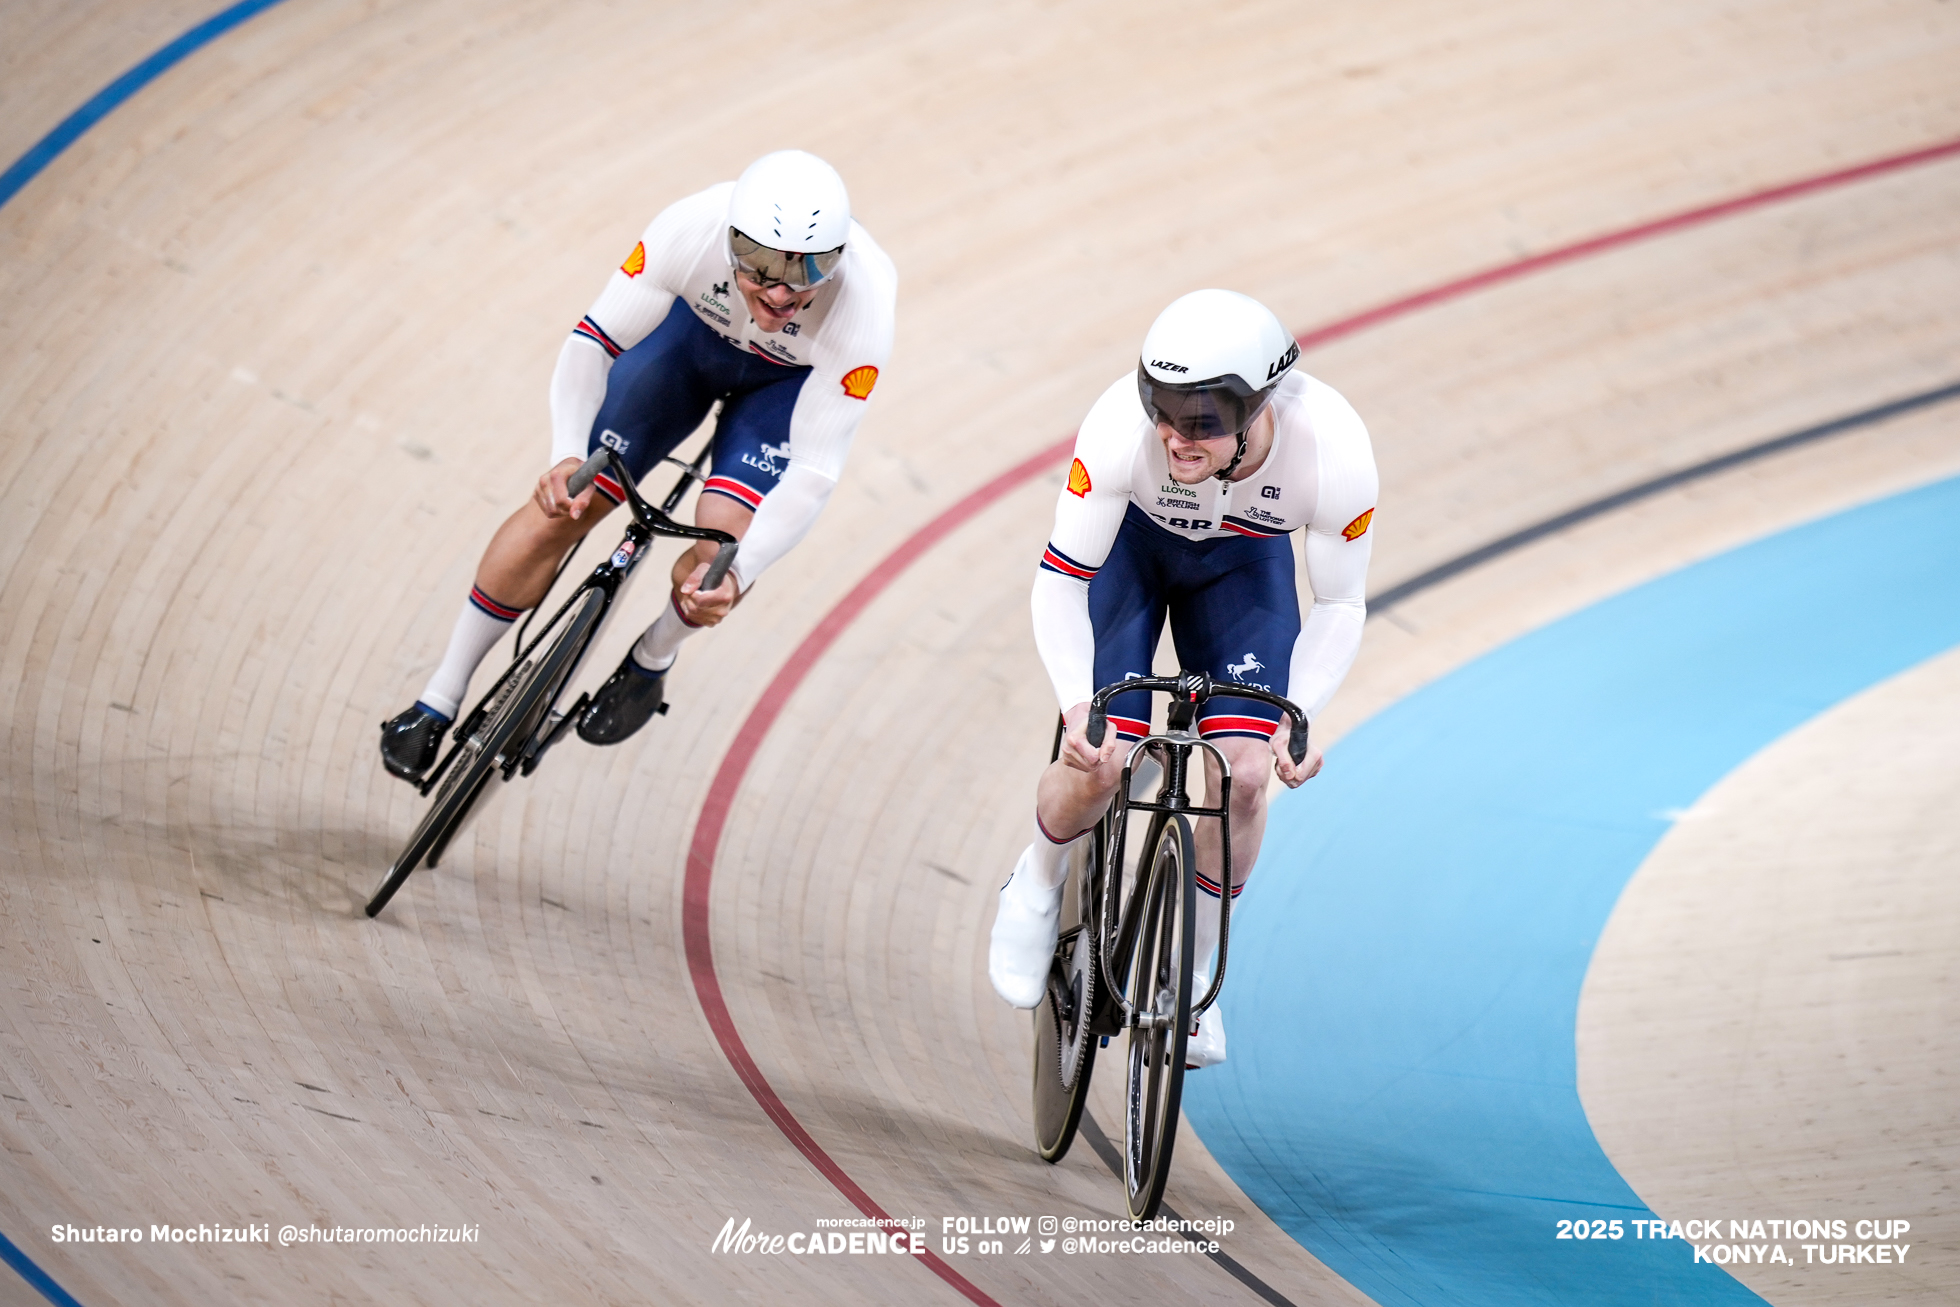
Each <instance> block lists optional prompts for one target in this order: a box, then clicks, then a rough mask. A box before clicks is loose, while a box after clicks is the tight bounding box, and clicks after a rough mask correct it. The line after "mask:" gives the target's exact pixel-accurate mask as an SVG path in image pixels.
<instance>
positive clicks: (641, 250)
mask: <svg viewBox="0 0 1960 1307" xmlns="http://www.w3.org/2000/svg"><path fill="white" fill-rule="evenodd" d="M619 270H620V271H621V272H623V273H625V274H626V275H627V276H629V277H637V276H639V275H640V274H641V273H643V272H645V271H646V270H647V243H646V242H645V241H635V242H634V243H633V252H632V253H631V254H629V255H627V256H626V262H624V263H622V264H620V265H619Z"/></svg>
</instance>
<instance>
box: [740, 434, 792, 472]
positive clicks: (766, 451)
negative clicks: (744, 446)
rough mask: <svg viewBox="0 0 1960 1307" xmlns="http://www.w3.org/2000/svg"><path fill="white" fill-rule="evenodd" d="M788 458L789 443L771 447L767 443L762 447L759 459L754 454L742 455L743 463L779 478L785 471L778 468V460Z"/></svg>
mask: <svg viewBox="0 0 1960 1307" xmlns="http://www.w3.org/2000/svg"><path fill="white" fill-rule="evenodd" d="M788 457H789V443H788V442H787V441H785V442H784V443H782V444H780V445H771V444H768V443H766V442H765V443H764V444H763V446H762V457H761V458H757V457H756V456H755V455H754V454H744V455H742V461H743V462H744V463H747V464H748V465H749V466H750V467H752V468H755V469H756V470H757V471H759V472H765V473H767V474H768V475H770V476H772V477H779V476H781V475H782V474H783V470H782V469H781V468H780V467H777V466H776V460H777V459H779V458H788Z"/></svg>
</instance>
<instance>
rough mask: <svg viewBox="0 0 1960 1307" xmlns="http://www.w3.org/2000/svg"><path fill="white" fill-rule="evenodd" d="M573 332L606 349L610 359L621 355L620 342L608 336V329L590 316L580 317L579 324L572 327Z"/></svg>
mask: <svg viewBox="0 0 1960 1307" xmlns="http://www.w3.org/2000/svg"><path fill="white" fill-rule="evenodd" d="M572 334H573V335H574V336H583V337H585V338H586V339H587V340H589V341H591V342H592V343H593V344H595V345H597V346H598V347H599V348H600V349H602V350H604V351H606V357H607V358H609V359H616V358H618V357H619V342H617V341H615V340H614V339H613V338H612V337H611V336H608V335H607V334H606V329H605V328H604V327H601V326H600V325H599V324H598V323H596V322H594V321H593V320H592V319H591V317H590V316H587V317H583V318H580V319H579V320H578V325H577V326H576V327H573V328H572Z"/></svg>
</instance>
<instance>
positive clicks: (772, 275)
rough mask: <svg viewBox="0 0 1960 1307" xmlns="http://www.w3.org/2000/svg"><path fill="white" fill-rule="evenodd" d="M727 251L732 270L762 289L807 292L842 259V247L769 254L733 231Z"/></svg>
mask: <svg viewBox="0 0 1960 1307" xmlns="http://www.w3.org/2000/svg"><path fill="white" fill-rule="evenodd" d="M728 248H729V251H730V252H731V253H733V254H734V256H735V268H736V270H737V271H738V272H740V273H741V274H742V275H743V276H745V277H747V278H748V279H749V280H751V281H759V282H761V283H762V284H763V285H765V286H771V285H775V284H777V283H781V284H782V285H785V286H787V287H789V288H790V289H791V290H808V289H809V288H810V287H812V286H814V285H816V284H817V283H818V282H820V281H822V280H823V279H824V278H825V277H828V276H829V275H830V274H831V273H833V272H835V271H836V270H837V264H838V262H839V261H840V260H842V259H843V257H844V247H843V246H842V245H839V246H838V247H837V248H836V249H834V250H825V251H823V252H822V253H821V254H797V253H795V252H794V251H791V250H772V249H770V248H769V247H768V246H767V245H763V244H761V243H759V242H757V241H752V240H750V239H749V238H748V237H747V236H744V235H743V234H742V233H741V232H739V231H737V230H735V229H734V228H733V227H730V228H729V229H728Z"/></svg>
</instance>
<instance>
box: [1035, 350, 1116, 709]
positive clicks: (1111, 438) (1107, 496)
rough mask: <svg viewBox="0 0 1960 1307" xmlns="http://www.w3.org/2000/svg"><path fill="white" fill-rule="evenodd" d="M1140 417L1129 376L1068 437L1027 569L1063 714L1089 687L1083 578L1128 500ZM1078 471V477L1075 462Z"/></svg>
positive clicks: (1038, 641) (1090, 654)
mask: <svg viewBox="0 0 1960 1307" xmlns="http://www.w3.org/2000/svg"><path fill="white" fill-rule="evenodd" d="M1142 422H1143V416H1142V411H1141V407H1140V405H1139V403H1138V401H1137V397H1136V383H1135V380H1134V377H1133V376H1130V375H1126V376H1125V377H1124V378H1123V379H1122V380H1121V381H1119V382H1118V383H1117V384H1115V385H1113V386H1111V387H1110V388H1109V389H1108V390H1106V391H1104V392H1103V395H1102V398H1100V399H1098V400H1097V401H1096V403H1095V406H1094V407H1093V408H1091V409H1090V410H1089V416H1088V417H1086V418H1084V419H1083V420H1082V428H1081V430H1080V431H1078V432H1077V433H1076V437H1075V458H1074V460H1073V462H1071V463H1070V465H1069V476H1068V481H1067V482H1066V483H1065V484H1064V485H1063V487H1062V491H1061V493H1060V494H1059V495H1057V496H1056V498H1055V529H1054V532H1053V534H1051V535H1050V536H1049V537H1048V548H1047V549H1046V550H1045V551H1044V552H1043V553H1042V556H1041V566H1040V567H1039V568H1038V569H1037V570H1036V571H1035V574H1034V592H1033V594H1032V595H1031V596H1030V606H1031V607H1032V608H1033V610H1034V643H1035V648H1036V649H1037V650H1038V651H1039V652H1040V654H1041V662H1042V666H1044V667H1045V668H1047V670H1048V679H1049V681H1050V682H1051V683H1052V684H1053V685H1054V688H1055V701H1056V703H1057V704H1058V705H1060V707H1061V709H1062V711H1063V712H1067V711H1068V710H1069V709H1070V708H1073V707H1074V706H1075V705H1076V704H1079V703H1081V702H1083V701H1084V700H1086V699H1088V698H1089V697H1090V696H1091V695H1093V694H1094V693H1095V692H1096V633H1095V627H1094V625H1093V624H1092V623H1091V621H1090V620H1089V582H1090V580H1091V579H1092V578H1093V577H1094V576H1095V574H1096V571H1097V570H1098V569H1099V568H1101V567H1102V565H1103V562H1104V560H1106V559H1107V558H1108V557H1109V551H1110V549H1111V547H1112V546H1114V545H1115V543H1116V533H1117V532H1118V531H1119V530H1121V529H1122V526H1123V514H1124V512H1125V511H1126V510H1127V509H1128V508H1129V504H1130V482H1131V479H1132V473H1133V470H1134V467H1135V463H1136V458H1137V440H1138V432H1139V430H1140V429H1141V424H1142ZM1078 464H1079V465H1080V467H1079V472H1080V475H1079V476H1078V466H1077V465H1078Z"/></svg>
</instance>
